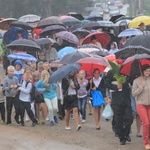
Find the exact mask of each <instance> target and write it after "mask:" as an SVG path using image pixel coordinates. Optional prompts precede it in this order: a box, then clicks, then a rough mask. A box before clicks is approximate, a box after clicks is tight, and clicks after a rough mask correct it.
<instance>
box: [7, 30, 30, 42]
mask: <svg viewBox="0 0 150 150" xmlns="http://www.w3.org/2000/svg"><path fill="white" fill-rule="evenodd" d="M17 32H21V33H22V38H23V39H27V37H28V32H27V31H26V30H24V29H22V28H20V27H13V28H10V29H9V30H8V31H7V32H5V34H4V42H5V43H6V44H10V43H11V42H13V41H15V40H17V39H18V38H17Z"/></svg>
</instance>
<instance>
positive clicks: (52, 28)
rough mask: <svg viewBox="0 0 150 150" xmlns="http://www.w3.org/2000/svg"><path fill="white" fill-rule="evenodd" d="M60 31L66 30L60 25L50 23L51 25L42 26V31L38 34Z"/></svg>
mask: <svg viewBox="0 0 150 150" xmlns="http://www.w3.org/2000/svg"><path fill="white" fill-rule="evenodd" d="M60 31H66V28H65V27H63V26H60V25H51V26H48V27H46V28H44V29H43V30H42V32H41V33H40V36H42V37H44V36H47V35H50V34H52V32H55V33H57V32H60Z"/></svg>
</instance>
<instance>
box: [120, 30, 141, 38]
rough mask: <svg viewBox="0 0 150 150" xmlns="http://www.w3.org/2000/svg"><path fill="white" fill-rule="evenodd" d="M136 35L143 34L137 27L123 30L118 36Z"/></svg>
mask: <svg viewBox="0 0 150 150" xmlns="http://www.w3.org/2000/svg"><path fill="white" fill-rule="evenodd" d="M136 35H143V32H142V31H141V30H139V29H135V28H129V29H125V30H123V31H122V32H121V33H120V34H119V35H118V37H127V36H136Z"/></svg>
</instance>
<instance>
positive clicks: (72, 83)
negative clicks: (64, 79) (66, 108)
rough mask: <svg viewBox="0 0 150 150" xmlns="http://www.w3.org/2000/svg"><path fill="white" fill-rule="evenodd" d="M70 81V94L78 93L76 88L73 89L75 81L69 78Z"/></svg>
mask: <svg viewBox="0 0 150 150" xmlns="http://www.w3.org/2000/svg"><path fill="white" fill-rule="evenodd" d="M69 82H70V86H69V89H68V95H76V94H77V93H76V90H75V89H72V88H71V86H74V82H73V81H72V80H71V79H70V80H69Z"/></svg>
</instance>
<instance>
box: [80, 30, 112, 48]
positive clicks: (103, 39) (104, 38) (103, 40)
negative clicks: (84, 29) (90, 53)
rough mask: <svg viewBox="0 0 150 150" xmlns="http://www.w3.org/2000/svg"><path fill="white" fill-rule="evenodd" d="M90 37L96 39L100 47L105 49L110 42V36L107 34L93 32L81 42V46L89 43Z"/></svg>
mask: <svg viewBox="0 0 150 150" xmlns="http://www.w3.org/2000/svg"><path fill="white" fill-rule="evenodd" d="M92 36H95V37H96V40H97V41H98V42H100V44H101V45H102V47H105V46H106V45H107V44H108V43H109V41H110V36H109V35H108V34H106V33H104V32H94V33H91V34H89V35H88V36H86V37H85V39H84V40H83V42H82V45H83V44H89V43H91V37H92Z"/></svg>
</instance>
